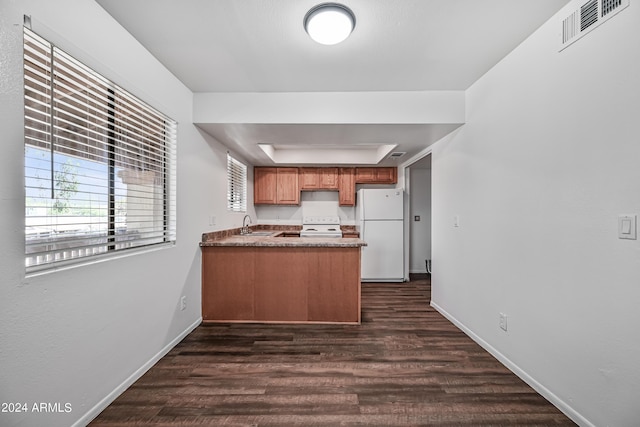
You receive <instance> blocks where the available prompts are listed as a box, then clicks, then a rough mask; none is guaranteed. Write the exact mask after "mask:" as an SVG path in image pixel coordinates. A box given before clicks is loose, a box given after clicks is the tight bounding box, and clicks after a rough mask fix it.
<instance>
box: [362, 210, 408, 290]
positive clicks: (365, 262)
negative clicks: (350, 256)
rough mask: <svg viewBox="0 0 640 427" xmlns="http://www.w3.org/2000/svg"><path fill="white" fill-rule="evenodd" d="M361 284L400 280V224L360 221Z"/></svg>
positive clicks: (402, 267) (401, 237)
mask: <svg viewBox="0 0 640 427" xmlns="http://www.w3.org/2000/svg"><path fill="white" fill-rule="evenodd" d="M361 224H362V228H363V229H361V235H360V238H361V239H362V240H364V241H365V242H367V246H364V247H363V248H362V263H361V270H362V271H361V274H362V281H364V282H366V281H369V282H372V281H381V282H385V281H392V282H402V281H404V256H403V252H404V245H403V233H404V232H403V225H402V221H363V222H362V223H361Z"/></svg>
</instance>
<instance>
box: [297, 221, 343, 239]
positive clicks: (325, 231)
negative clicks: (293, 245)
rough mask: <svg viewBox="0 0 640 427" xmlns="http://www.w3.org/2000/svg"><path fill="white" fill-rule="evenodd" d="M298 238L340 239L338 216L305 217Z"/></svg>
mask: <svg viewBox="0 0 640 427" xmlns="http://www.w3.org/2000/svg"><path fill="white" fill-rule="evenodd" d="M300 237H342V230H340V217H339V216H305V217H303V218H302V230H301V231H300Z"/></svg>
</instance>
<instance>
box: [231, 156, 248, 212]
mask: <svg viewBox="0 0 640 427" xmlns="http://www.w3.org/2000/svg"><path fill="white" fill-rule="evenodd" d="M227 181H228V182H227V210H229V211H231V212H246V211H247V166H246V165H245V164H243V163H241V162H239V161H238V160H236V159H234V158H233V157H231V155H230V154H229V153H227Z"/></svg>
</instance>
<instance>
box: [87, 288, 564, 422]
mask: <svg viewBox="0 0 640 427" xmlns="http://www.w3.org/2000/svg"><path fill="white" fill-rule="evenodd" d="M430 294H431V288H430V282H429V280H428V279H426V278H420V279H417V280H412V281H411V282H408V283H399V284H388V283H385V284H379V283H375V284H371V283H363V285H362V325H360V326H343V325H256V324H215V325H211V324H207V325H201V326H200V327H198V328H197V329H196V330H195V331H193V332H192V333H191V334H190V335H189V336H187V337H186V338H185V339H184V340H183V341H182V342H181V343H180V344H179V345H178V346H176V347H175V348H174V349H173V350H171V351H170V352H169V353H168V354H167V355H166V356H165V357H164V358H163V359H162V360H160V361H159V362H158V363H157V364H156V365H155V366H154V367H153V368H152V369H151V370H149V371H148V372H147V373H146V374H145V375H144V376H143V377H142V378H140V379H139V380H138V381H137V382H136V383H134V384H133V385H132V386H131V387H130V388H129V389H128V390H127V391H126V392H124V393H123V394H122V395H121V396H120V397H119V398H118V399H116V401H114V402H113V403H112V404H111V405H110V406H109V407H108V408H106V409H105V410H104V411H103V412H102V413H101V414H100V415H99V416H98V417H97V418H96V419H95V420H94V421H93V422H92V423H91V424H90V425H91V426H95V427H97V426H122V427H126V426H152V425H153V426H218V425H224V426H280V425H300V426H355V425H360V426H362V425H367V426H417V425H428V426H432V425H433V426H515V425H522V426H525V425H526V426H552V425H553V426H575V424H574V423H573V422H572V421H571V420H569V419H568V418H567V417H565V416H564V415H563V414H562V413H561V412H560V411H559V410H558V409H556V408H555V407H554V406H553V405H551V404H550V403H549V402H548V401H546V400H545V399H544V398H543V397H541V396H540V395H539V394H537V393H536V392H535V391H534V390H533V389H531V388H530V387H529V386H528V385H526V384H525V383H524V382H522V381H521V380H520V379H519V378H518V377H516V376H515V375H514V374H513V373H511V372H510V371H509V370H507V369H506V368H505V367H504V366H502V365H501V364H500V363H499V362H498V361H497V360H495V359H494V358H493V356H491V355H490V354H489V353H487V352H486V351H484V350H483V349H482V348H481V347H480V346H479V345H477V344H476V343H475V342H473V341H472V340H471V339H470V338H468V337H467V336H466V335H465V334H463V333H462V332H461V331H460V330H458V329H457V328H456V327H455V326H453V325H452V324H451V323H450V322H449V321H448V320H446V319H445V318H444V317H442V316H441V315H440V314H439V313H437V312H436V311H435V310H434V309H432V308H431V307H430V306H429V299H430Z"/></svg>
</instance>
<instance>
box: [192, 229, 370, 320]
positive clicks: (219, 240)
mask: <svg viewBox="0 0 640 427" xmlns="http://www.w3.org/2000/svg"><path fill="white" fill-rule="evenodd" d="M252 231H253V232H252V233H250V234H244V235H243V234H240V229H234V230H227V231H221V232H213V233H206V234H204V235H203V237H202V242H201V243H200V246H201V248H202V317H203V320H204V321H205V322H291V323H351V324H359V323H360V250H361V247H362V246H365V245H366V243H365V242H364V241H362V240H360V239H359V238H339V237H338V238H335V237H334V238H322V237H298V234H297V233H298V232H299V229H296V227H295V226H293V227H279V228H275V227H272V228H270V229H261V228H260V226H258V227H254V228H252Z"/></svg>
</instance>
